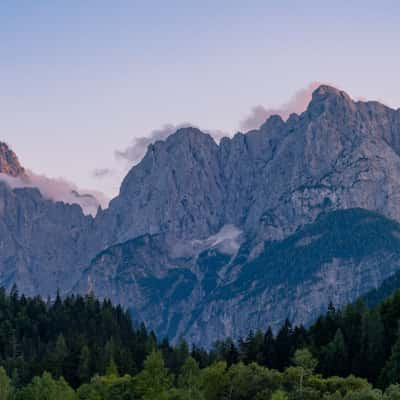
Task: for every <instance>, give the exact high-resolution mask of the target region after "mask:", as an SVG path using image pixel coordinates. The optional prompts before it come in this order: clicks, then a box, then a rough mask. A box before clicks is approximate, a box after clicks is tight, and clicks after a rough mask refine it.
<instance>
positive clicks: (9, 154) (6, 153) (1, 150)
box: [0, 142, 25, 178]
mask: <svg viewBox="0 0 400 400" xmlns="http://www.w3.org/2000/svg"><path fill="white" fill-rule="evenodd" d="M0 174H6V175H9V176H12V177H14V178H15V177H17V176H24V175H25V170H24V168H23V167H22V166H21V164H20V163H19V160H18V157H17V156H16V154H15V153H14V152H13V151H12V150H11V149H10V148H9V147H8V145H7V144H6V143H3V142H0Z"/></svg>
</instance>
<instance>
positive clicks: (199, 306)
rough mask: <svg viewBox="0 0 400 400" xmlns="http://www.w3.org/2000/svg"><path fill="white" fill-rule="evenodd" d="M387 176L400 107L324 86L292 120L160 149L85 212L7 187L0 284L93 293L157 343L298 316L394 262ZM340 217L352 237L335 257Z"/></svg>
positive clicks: (395, 150)
mask: <svg viewBox="0 0 400 400" xmlns="http://www.w3.org/2000/svg"><path fill="white" fill-rule="evenodd" d="M5 158H6V157H5V156H3V159H5ZM0 160H1V158H0ZM0 165H1V164H0ZM0 172H1V171H0ZM399 179H400V110H393V109H390V108H388V107H385V106H384V105H382V104H380V103H376V102H354V101H353V100H352V99H351V98H350V97H349V96H348V95H347V94H346V93H344V92H342V91H339V90H337V89H335V88H332V87H329V86H321V87H319V88H318V89H317V90H316V91H315V92H314V94H313V97H312V101H311V103H310V105H309V107H308V109H307V110H306V111H305V112H304V113H303V114H301V115H295V114H293V115H291V116H290V117H289V119H288V120H287V121H286V122H285V121H283V120H282V119H281V118H280V117H279V116H273V117H271V118H269V119H268V120H267V121H266V122H265V124H264V125H262V126H261V127H260V129H259V130H254V131H250V132H247V133H246V134H242V133H238V134H237V135H235V136H234V137H233V138H232V139H229V138H224V139H222V141H221V142H220V144H219V145H217V144H216V143H215V142H214V140H213V139H212V138H211V137H210V136H209V135H207V134H204V133H202V132H201V131H200V130H198V129H195V128H183V129H180V130H178V131H177V132H176V133H175V134H173V135H171V136H170V137H169V138H168V139H166V140H165V141H159V142H156V143H155V144H153V145H151V146H150V147H149V149H148V151H147V154H146V156H145V157H144V159H143V160H142V161H141V162H140V163H139V164H138V165H137V166H135V167H133V168H132V170H131V171H130V172H129V173H128V175H127V176H126V178H125V179H124V181H123V183H122V185H121V190H120V194H119V195H118V196H117V197H116V198H115V199H114V200H113V201H112V202H111V204H110V206H109V208H108V209H106V210H104V211H100V212H99V213H98V214H97V216H96V218H95V219H92V218H90V217H84V216H83V215H82V214H81V213H80V210H79V207H74V206H66V205H62V204H60V203H51V202H48V201H45V200H44V199H43V198H41V196H40V195H38V193H36V192H35V191H34V190H33V189H30V190H29V191H28V190H11V189H9V188H7V187H6V186H4V187H3V189H2V190H3V194H2V197H1V199H2V200H1V199H0V200H1V201H2V202H1V204H0V205H1V207H0V209H2V210H5V211H4V212H3V213H2V214H1V217H0V218H1V219H0V223H1V224H2V225H1V228H0V229H1V238H2V239H1V240H3V237H4V238H5V239H4V245H3V248H7V257H5V256H4V257H2V258H0V279H1V282H0V283H2V284H6V285H7V286H9V285H10V284H12V283H13V282H17V283H18V285H19V286H20V287H21V288H23V290H27V291H28V292H29V293H33V292H37V293H41V294H48V293H50V291H51V289H54V290H53V292H55V290H56V286H59V287H60V289H61V290H62V292H68V291H79V292H87V291H89V290H93V291H94V292H95V293H96V294H97V295H99V296H101V297H111V299H112V300H113V301H115V302H120V303H122V304H123V305H124V306H126V307H129V308H130V309H131V311H132V314H133V315H134V317H135V318H138V319H142V320H144V321H145V322H147V324H148V325H149V326H150V327H151V328H153V329H155V330H156V332H157V333H158V334H159V335H160V336H163V335H168V336H170V337H171V338H172V339H177V338H178V337H179V336H180V335H184V336H186V337H187V338H189V339H190V340H191V341H193V342H196V343H200V344H206V345H210V344H211V343H212V341H213V340H215V339H217V338H218V337H222V336H227V335H231V336H233V337H238V336H239V335H242V334H245V333H246V332H247V331H248V329H249V328H258V327H259V328H265V327H266V326H267V325H270V324H271V325H272V326H274V327H277V326H278V325H279V324H280V323H281V322H282V321H283V320H284V319H285V318H286V317H290V318H291V319H293V320H294V321H295V322H310V321H311V320H312V319H313V318H314V317H315V316H316V315H317V314H318V313H319V312H320V311H321V310H324V308H325V306H326V303H327V301H328V297H331V298H330V299H329V300H332V301H334V302H335V303H337V304H343V303H344V302H347V301H351V300H353V299H354V298H355V297H357V296H359V295H360V294H363V293H365V292H366V291H368V290H370V289H371V288H374V287H377V286H378V285H380V283H381V282H382V281H383V280H384V279H386V278H387V277H389V276H390V275H391V274H393V273H395V272H396V270H398V269H399V267H400V265H399V257H398V252H397V250H396V247H393V246H391V245H390V246H389V245H387V243H386V241H384V242H380V241H379V240H377V238H379V237H380V236H379V235H383V236H384V237H385V238H386V239H387V241H388V242H390V243H392V242H393V243H395V244H396V246H397V236H398V235H400V234H399V233H398V232H400V231H399V230H398V228H397V225H396V224H395V223H394V222H390V221H389V219H391V220H395V221H400V181H399ZM5 207H9V208H5ZM358 208H362V209H365V210H369V211H373V212H376V213H378V214H368V212H367V211H360V210H358V211H356V210H355V209H358ZM335 210H342V211H340V212H339V214H337V213H336V212H335ZM343 210H348V212H349V213H350V214H346V213H345V211H343ZM340 213H344V214H340ZM350 217H351V218H350ZM324 218H325V219H324ZM341 218H345V220H342V219H341ZM346 218H349V220H351V221H353V225H354V226H358V227H368V228H371V229H372V231H371V235H370V236H368V237H367V238H364V240H368V241H371V242H377V243H380V245H381V247H380V248H376V247H374V246H371V247H368V248H367V249H364V250H365V251H364V250H363V251H362V252H361V253H362V254H361V253H360V254H361V255H360V254H358V253H357V251H358V248H359V247H360V246H361V247H362V246H363V242H362V241H360V240H359V236H360V235H361V236H362V229H361V228H360V230H359V231H357V232H356V233H357V235H358V236H357V235H356V236H354V235H350V234H349V232H353V231H352V227H351V226H350V227H349V226H348V225H347V224H346ZM336 220H337V221H342V224H341V225H340V226H339V227H338V232H340V235H343V236H344V237H347V240H348V241H349V242H350V243H353V244H354V246H355V248H354V249H352V251H349V252H348V253H346V254H345V255H343V254H342V251H343V248H345V247H346V246H345V244H344V243H341V240H340V237H341V236H340V235H339V236H332V235H330V234H329V232H328V231H329V229H328V228H329V226H330V225H334V224H335V221H336ZM33 221H35V223H34V224H33ZM310 224H312V225H310ZM391 224H393V225H391ZM382 225H384V226H390V227H391V228H390V229H388V230H387V231H380V230H379V229H378V226H379V227H381V226H382ZM33 227H34V228H33ZM17 228H18V229H19V230H17ZM34 229H35V230H34ZM374 229H375V230H374ZM314 231H315V232H314ZM33 232H34V235H33ZM299 232H300V233H299ZM310 232H312V233H310ZM353 233H354V232H353ZM47 235H50V236H51V238H50V240H49V243H45V244H43V241H45V238H46V237H50V236H47ZM296 235H297V236H296ZM374 235H375V236H374ZM17 242H18V243H17ZM2 243H3V242H2ZM324 243H325V244H326V245H325V247H324V245H323V244H324ZM316 244H318V246H317V245H316ZM18 246H20V247H18ZM332 249H334V250H332ZM331 250H332V251H331ZM304 253H305V254H308V256H307V257H308V258H307V260H305V259H304V257H303V255H304ZM288 254H291V255H292V256H293V257H292V258H288V256H287V255H288ZM21 260H23V261H21ZM293 260H295V261H296V262H295V263H293V262H294V261H293ZM49 282H50V283H49Z"/></svg>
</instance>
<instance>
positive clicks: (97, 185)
mask: <svg viewBox="0 0 400 400" xmlns="http://www.w3.org/2000/svg"><path fill="white" fill-rule="evenodd" d="M399 26H400V2H398V1H388V0H382V1H380V2H376V1H368V0H363V1H361V0H354V1H349V0H346V1H334V2H323V1H314V0H310V1H306V2H304V1H294V0H293V1H280V2H275V1H266V0H254V1H248V2H244V1H238V0H220V1H215V0H214V1H201V2H195V1H187V0H186V1H183V0H182V1H177V0H171V1H168V2H166V1H161V0H159V1H154V0H153V1H151V0H148V1H132V0H129V1H128V0H127V1H113V2H110V1H102V0H96V1H95V0H87V1H80V0H71V1H50V0H47V1H46V0H38V1H30V0H25V1H24V0H21V1H18V2H16V1H14V0H3V1H2V2H1V4H0V140H4V141H7V142H8V143H9V144H10V145H11V146H12V147H13V148H14V149H15V150H16V152H17V153H18V155H19V157H20V159H21V161H22V162H23V164H24V165H25V166H26V167H28V168H29V169H31V170H33V171H35V172H36V173H39V174H43V173H44V174H46V175H48V176H55V177H58V176H62V177H64V178H67V179H69V180H71V181H74V182H76V183H77V184H78V185H80V186H83V187H87V188H91V189H100V190H103V191H105V192H107V193H108V194H109V195H113V194H115V193H116V192H117V190H118V187H119V184H120V179H121V177H122V174H123V173H124V171H125V170H126V168H128V164H127V162H126V160H124V159H123V157H121V153H122V154H123V153H124V151H125V150H131V151H132V143H133V144H135V142H134V139H135V138H140V137H143V136H148V135H150V134H151V133H152V132H153V133H152V134H153V135H155V137H157V135H160V131H161V137H162V135H163V134H164V133H163V132H164V128H167V129H169V128H170V126H171V125H173V126H174V125H180V124H182V123H185V122H190V123H192V124H195V125H197V126H199V127H201V128H203V129H208V130H210V131H211V132H215V131H223V132H227V133H228V134H232V133H234V132H235V131H237V130H239V129H240V127H241V123H242V126H243V121H245V120H246V118H247V117H249V116H250V115H251V113H252V110H253V108H254V107H255V106H257V105H262V106H264V108H266V109H276V108H279V107H280V106H281V105H285V104H287V103H288V102H289V101H290V99H291V98H292V96H293V94H294V93H295V92H296V91H298V90H299V89H301V88H306V87H307V86H308V85H309V84H310V83H311V82H315V81H318V82H329V83H333V84H336V85H337V86H338V87H340V88H342V89H344V90H346V91H347V92H349V93H350V94H351V95H352V96H354V97H359V96H362V97H364V98H368V99H378V100H382V101H384V102H385V103H386V104H388V105H391V106H393V107H395V108H397V107H399V106H400V78H399V71H400V52H399V51H398V48H399V43H400V28H399ZM256 111H257V110H256ZM166 124H171V125H166ZM160 128H161V129H160ZM218 134H220V133H218ZM145 142H146V141H144V142H143V141H139V142H138V143H139V145H140V144H141V143H142V144H143V143H145ZM117 150H119V151H120V152H119V153H118V152H117V155H118V154H119V155H120V156H116V151H117ZM110 169H111V170H113V171H114V173H112V174H110V173H109V170H110Z"/></svg>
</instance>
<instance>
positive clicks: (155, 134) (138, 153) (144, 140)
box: [115, 122, 227, 164]
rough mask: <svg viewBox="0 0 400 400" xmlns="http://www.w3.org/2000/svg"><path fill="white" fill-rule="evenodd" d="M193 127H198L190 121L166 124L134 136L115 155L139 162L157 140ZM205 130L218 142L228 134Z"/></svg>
mask: <svg viewBox="0 0 400 400" xmlns="http://www.w3.org/2000/svg"><path fill="white" fill-rule="evenodd" d="M188 127H193V128H197V126H196V125H195V124H191V123H189V122H183V123H181V124H177V125H174V124H165V125H163V126H162V127H161V128H159V129H154V130H153V131H151V132H150V134H149V135H147V136H141V137H138V138H134V139H133V140H132V142H131V143H130V145H129V146H127V147H126V148H125V149H123V150H116V151H115V157H116V158H117V159H119V160H124V161H128V162H129V163H130V164H137V163H138V162H140V161H141V160H142V158H143V156H144V155H145V154H146V151H147V148H148V147H149V145H150V144H152V143H154V142H156V141H157V140H165V139H167V137H168V136H170V135H172V134H173V133H175V132H176V131H177V130H178V129H181V128H188ZM202 131H203V132H205V133H208V134H209V135H211V136H212V137H213V138H214V140H215V141H216V142H219V141H220V140H221V139H222V138H223V137H224V136H227V134H226V133H225V132H223V131H220V130H204V129H202Z"/></svg>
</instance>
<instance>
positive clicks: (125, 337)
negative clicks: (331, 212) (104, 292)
mask: <svg viewBox="0 0 400 400" xmlns="http://www.w3.org/2000/svg"><path fill="white" fill-rule="evenodd" d="M399 320H400V292H396V293H395V294H394V295H393V296H392V297H390V298H388V299H387V300H385V301H384V302H383V303H382V304H380V305H379V306H377V307H376V308H374V309H368V308H367V307H365V305H364V304H363V303H362V302H356V303H354V304H351V305H349V306H347V307H345V308H344V309H343V310H336V309H335V308H334V306H333V305H330V307H329V309H328V312H327V313H326V315H324V316H321V317H320V318H319V319H318V320H317V321H316V323H315V324H314V325H313V326H311V327H309V328H308V329H305V328H304V327H301V326H300V327H293V326H292V325H291V324H290V322H289V321H286V322H285V323H284V324H283V326H282V328H281V329H280V330H279V331H278V332H277V333H276V334H274V333H273V332H272V330H271V329H268V330H267V331H266V332H265V333H263V332H261V331H257V332H250V333H249V334H248V335H247V337H246V338H245V339H242V340H239V341H238V342H237V343H235V342H234V341H233V340H232V339H230V338H227V339H225V340H222V341H219V342H217V343H216V344H215V345H214V346H213V348H212V349H211V350H210V351H206V350H204V349H201V348H198V347H196V346H193V347H192V349H190V348H189V346H188V344H187V343H186V342H185V341H184V340H180V341H179V343H178V344H177V345H176V346H175V347H173V346H171V345H170V344H169V342H168V340H164V341H163V342H161V343H159V342H158V341H157V339H156V337H155V336H154V334H153V333H151V332H150V333H148V332H147V330H146V328H145V327H144V326H143V325H141V326H140V327H139V328H137V329H134V328H133V327H132V324H131V321H130V319H129V317H128V315H127V314H126V313H125V312H124V311H123V310H122V309H121V308H119V307H113V306H112V305H111V303H110V302H108V301H104V302H99V301H97V300H96V299H95V298H94V297H93V296H87V297H79V296H78V297H68V298H66V299H64V300H62V299H61V298H60V297H59V296H57V298H56V300H55V302H54V303H52V304H50V303H44V302H43V301H42V300H41V299H39V298H34V299H27V298H25V297H23V296H21V297H20V296H19V295H18V292H17V291H16V290H13V291H12V292H11V293H10V295H7V294H6V293H5V292H4V291H1V290H0V400H50V399H52V400H53V399H60V400H271V399H274V400H280V399H286V400H320V399H322V400H359V399H360V400H400V385H399V384H398V383H399V381H400V367H399V365H400V330H399V322H398V321H399ZM10 377H11V378H10ZM64 378H65V379H64ZM365 378H367V379H368V380H369V381H368V380H367V379H365ZM369 382H371V383H369Z"/></svg>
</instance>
